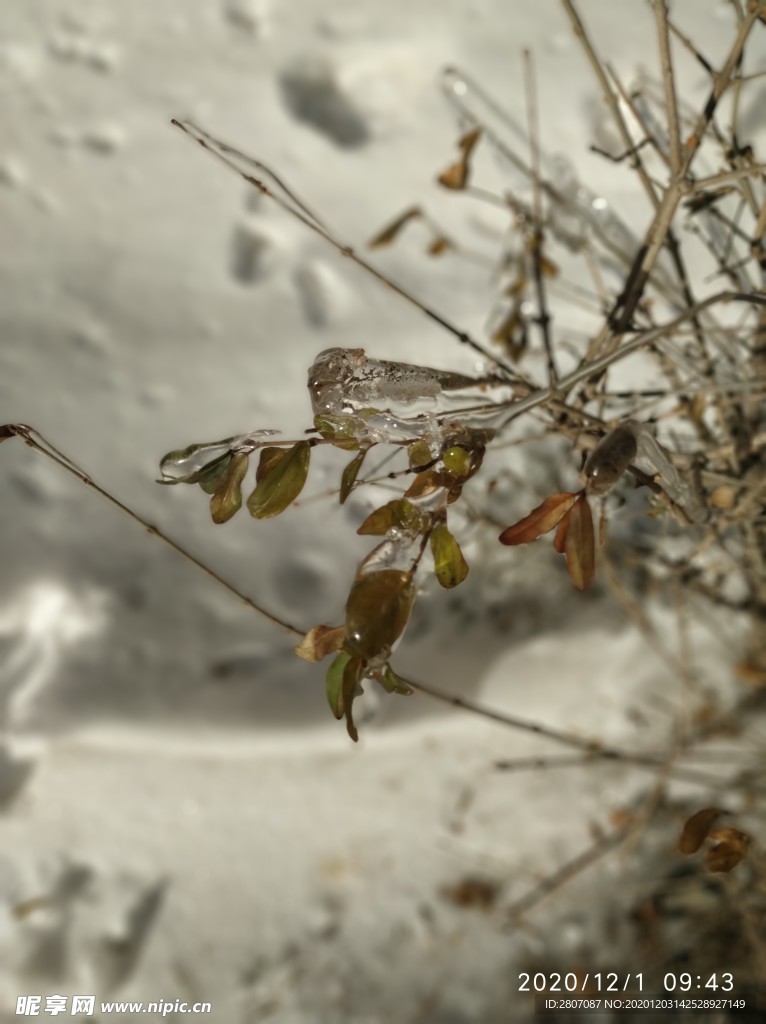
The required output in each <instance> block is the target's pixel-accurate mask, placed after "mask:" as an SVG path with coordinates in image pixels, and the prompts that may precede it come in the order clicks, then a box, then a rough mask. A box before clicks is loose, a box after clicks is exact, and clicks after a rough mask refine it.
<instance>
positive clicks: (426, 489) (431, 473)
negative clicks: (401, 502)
mask: <svg viewBox="0 0 766 1024" xmlns="http://www.w3.org/2000/svg"><path fill="white" fill-rule="evenodd" d="M444 485H445V479H444V474H443V473H440V472H439V470H438V469H426V470H425V471H424V472H422V473H418V475H417V476H416V477H415V479H414V480H413V481H412V483H411V484H410V486H409V487H408V488H407V490H406V491H405V492H404V496H405V498H423V497H425V495H426V494H433V492H434V491H435V490H436V489H437V488H438V487H444Z"/></svg>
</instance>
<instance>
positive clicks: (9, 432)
mask: <svg viewBox="0 0 766 1024" xmlns="http://www.w3.org/2000/svg"><path fill="white" fill-rule="evenodd" d="M16 433H17V431H16V427H15V425H14V424H13V423H4V424H3V425H2V426H0V442H2V441H7V440H8V438H9V437H15V436H16Z"/></svg>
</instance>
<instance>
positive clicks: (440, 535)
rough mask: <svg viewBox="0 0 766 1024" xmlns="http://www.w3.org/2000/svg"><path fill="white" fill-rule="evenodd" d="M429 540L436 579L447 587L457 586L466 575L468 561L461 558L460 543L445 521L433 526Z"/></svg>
mask: <svg viewBox="0 0 766 1024" xmlns="http://www.w3.org/2000/svg"><path fill="white" fill-rule="evenodd" d="M430 540H431V553H432V554H433V556H434V570H435V572H436V578H437V580H438V581H439V583H441V585H442V586H443V587H446V588H447V589H451V588H452V587H456V586H458V584H460V583H462V582H463V580H464V579H465V578H466V576H467V575H468V563H467V562H466V560H465V558H463V552H462V551H461V550H460V545H459V544H458V542H457V541H456V540H455V538H454V537H453V536H452V534H451V533H450V531H449V530H448V529H447V526H446V524H445V523H439V524H438V525H437V526H435V527H434V528H433V530H432V531H431V538H430Z"/></svg>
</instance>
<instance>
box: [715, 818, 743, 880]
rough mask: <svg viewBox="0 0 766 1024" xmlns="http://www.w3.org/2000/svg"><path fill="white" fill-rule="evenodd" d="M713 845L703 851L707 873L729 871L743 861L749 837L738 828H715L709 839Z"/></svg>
mask: <svg viewBox="0 0 766 1024" xmlns="http://www.w3.org/2000/svg"><path fill="white" fill-rule="evenodd" d="M709 838H710V839H711V840H712V842H713V843H714V845H713V846H711V847H709V848H708V849H707V850H706V851H705V863H706V864H707V868H708V871H716V872H719V871H720V872H725V871H731V870H732V869H733V868H735V867H736V866H737V864H739V863H740V861H741V860H743V859H744V857H745V854H746V853H747V848H748V846H749V845H750V836H749V835H748V834H747V833H746V832H740V830H739V829H738V828H730V827H724V828H717V829H715V831H714V832H711V833H710V837H709Z"/></svg>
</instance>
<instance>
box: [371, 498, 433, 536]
mask: <svg viewBox="0 0 766 1024" xmlns="http://www.w3.org/2000/svg"><path fill="white" fill-rule="evenodd" d="M427 522H428V519H427V517H426V516H424V515H423V513H422V512H421V511H420V509H419V508H417V507H416V506H415V505H413V504H412V502H411V501H407V499H406V498H394V500H393V501H388V502H386V504H385V505H381V507H380V508H376V509H375V511H374V512H370V514H369V515H368V516H367V518H366V519H365V521H364V522H363V523H362V525H361V526H360V527H359V528H358V529H357V531H356V532H357V533H358V534H359V535H360V536H362V537H383V536H385V534H387V533H388V531H389V530H392V529H397V530H405V531H406V532H408V533H410V532H412V533H420V532H421V531H422V530H423V529H424V528H425V526H426V525H427Z"/></svg>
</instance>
